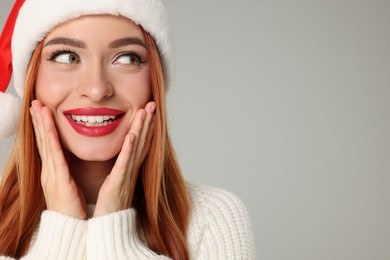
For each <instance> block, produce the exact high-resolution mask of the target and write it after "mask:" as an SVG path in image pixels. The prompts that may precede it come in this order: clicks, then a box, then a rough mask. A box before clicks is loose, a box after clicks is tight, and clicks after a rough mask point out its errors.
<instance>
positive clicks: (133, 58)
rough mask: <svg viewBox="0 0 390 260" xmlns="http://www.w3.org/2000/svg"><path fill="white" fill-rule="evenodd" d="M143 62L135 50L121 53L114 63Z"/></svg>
mask: <svg viewBox="0 0 390 260" xmlns="http://www.w3.org/2000/svg"><path fill="white" fill-rule="evenodd" d="M141 63H143V61H142V59H141V57H140V56H139V55H138V54H137V53H133V52H126V53H122V54H119V55H118V56H117V57H116V58H115V60H114V64H123V65H139V64H141Z"/></svg>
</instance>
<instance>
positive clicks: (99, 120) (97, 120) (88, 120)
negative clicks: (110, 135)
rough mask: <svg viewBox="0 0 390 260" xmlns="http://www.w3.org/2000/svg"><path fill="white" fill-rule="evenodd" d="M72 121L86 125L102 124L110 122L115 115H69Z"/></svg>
mask: <svg viewBox="0 0 390 260" xmlns="http://www.w3.org/2000/svg"><path fill="white" fill-rule="evenodd" d="M70 117H71V118H72V120H73V121H75V122H77V123H82V124H85V125H86V126H104V125H107V124H110V123H112V121H114V119H115V116H108V115H102V116H80V115H70Z"/></svg>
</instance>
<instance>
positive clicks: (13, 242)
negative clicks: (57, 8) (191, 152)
mask: <svg viewBox="0 0 390 260" xmlns="http://www.w3.org/2000/svg"><path fill="white" fill-rule="evenodd" d="M144 37H145V41H146V45H147V51H148V58H149V66H150V81H151V85H152V99H153V100H154V101H155V102H156V104H157V109H156V119H155V128H154V131H155V132H154V136H153V141H152V145H151V148H150V151H149V153H148V155H147V156H146V158H145V161H144V162H143V164H142V166H141V169H140V174H139V177H138V180H137V185H136V188H135V194H134V200H133V206H134V208H135V209H136V210H137V213H138V214H137V216H138V217H137V224H138V228H139V231H140V230H142V234H143V236H144V238H145V239H146V242H147V245H148V247H149V248H150V249H151V250H153V251H154V252H156V253H158V254H163V255H166V256H169V257H171V258H173V259H189V256H188V249H187V243H186V231H187V226H188V218H189V196H188V192H187V190H186V186H185V182H184V180H183V177H182V174H181V171H180V168H179V165H178V162H177V160H176V156H175V153H174V150H173V147H172V144H171V141H170V138H169V133H168V127H167V118H166V104H165V92H166V91H165V82H164V74H163V68H162V65H161V61H160V56H159V53H158V49H157V47H156V45H155V43H154V40H153V39H152V37H151V36H150V35H149V34H148V33H147V32H145V31H144ZM42 46H43V42H41V43H39V44H38V45H37V47H36V49H35V51H34V53H33V54H32V57H31V60H30V63H29V66H28V70H27V74H26V75H27V77H26V81H25V92H24V95H23V98H22V105H21V112H20V117H19V127H18V131H17V134H16V137H15V140H14V143H13V147H12V150H11V152H10V156H9V159H8V162H7V165H6V167H5V170H4V173H3V176H2V182H1V184H0V255H7V256H12V257H17V258H19V257H21V256H23V255H24V254H25V253H26V252H27V250H28V248H29V245H30V242H31V239H32V236H33V234H34V232H35V231H36V229H37V228H38V225H39V221H40V216H41V214H42V211H44V210H45V208H46V202H45V199H44V196H43V190H42V187H41V182H40V173H41V160H40V156H39V153H38V150H37V146H36V141H35V136H34V129H33V126H32V121H31V116H30V113H29V107H30V104H31V101H32V100H33V99H34V85H35V79H36V76H37V74H38V68H39V61H40V56H41V52H42Z"/></svg>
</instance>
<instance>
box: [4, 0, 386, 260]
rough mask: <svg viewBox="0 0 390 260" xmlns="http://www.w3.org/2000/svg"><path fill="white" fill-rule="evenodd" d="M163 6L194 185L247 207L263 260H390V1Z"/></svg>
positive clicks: (181, 140) (180, 144)
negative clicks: (227, 194)
mask: <svg viewBox="0 0 390 260" xmlns="http://www.w3.org/2000/svg"><path fill="white" fill-rule="evenodd" d="M166 2H167V5H168V9H169V10H170V11H171V15H172V21H173V25H174V30H175V35H176V47H177V59H176V60H177V71H176V82H175V86H174V88H173V89H172V90H171V91H170V93H169V100H168V101H169V119H170V124H171V131H172V136H173V140H174V145H175V147H176V151H177V154H178V157H179V160H180V162H181V166H182V169H183V172H184V175H185V177H186V178H187V179H189V180H193V181H197V182H201V183H205V184H208V185H212V186H218V187H222V188H224V189H227V190H230V191H232V192H234V193H236V194H237V195H238V196H239V197H240V198H241V199H242V200H243V201H244V203H245V204H246V205H247V208H248V210H249V212H250V215H251V219H252V223H253V228H254V233H255V240H256V250H257V259H275V260H276V259H277V260H282V259H296V260H309V259H310V260H311V259H324V260H325V259H340V260H341V259H343V260H344V259H351V260H352V259H353V260H360V259H361V260H366V259H370V260H372V259H379V260H386V259H387V260H388V259H390V246H389V245H390V203H389V195H390V189H389V184H390V174H389V173H390V137H389V133H390V118H389V116H388V113H389V111H390V50H389V46H390V15H389V14H390V1H387V0H386V1H385V0H383V1H380V0H370V1H369V0H365V1H364V0H355V1H352V0H338V1H332V0H331V1H329V0H328V1H326V0H311V1H307V0H306V1H305V0H296V1H288V0H264V1H261V0H260V1H259V0H256V1H255V0H243V1H231V0H223V1H222V0H212V1H207V0H198V1H176V0H168V1H166ZM10 8H11V0H5V1H4V0H3V1H2V2H1V4H0V19H1V20H0V22H1V24H3V23H4V21H5V17H6V14H8V10H9V9H10ZM48 11H49V10H48ZM9 142H10V140H7V141H5V142H4V141H3V142H1V152H2V153H6V151H7V149H8V143H9ZM2 159H4V157H3V155H2Z"/></svg>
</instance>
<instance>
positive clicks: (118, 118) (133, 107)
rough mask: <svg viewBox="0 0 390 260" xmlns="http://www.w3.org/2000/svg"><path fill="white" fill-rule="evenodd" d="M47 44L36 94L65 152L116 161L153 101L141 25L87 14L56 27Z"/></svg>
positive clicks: (44, 48) (44, 49) (118, 18)
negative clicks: (134, 124) (133, 126)
mask: <svg viewBox="0 0 390 260" xmlns="http://www.w3.org/2000/svg"><path fill="white" fill-rule="evenodd" d="M43 46H44V47H43V49H42V54H41V60H40V67H39V70H38V75H37V80H36V85H35V94H36V98H37V99H38V100H40V101H41V102H42V103H43V104H44V105H45V106H47V107H48V108H50V110H51V111H52V112H53V117H54V120H55V123H56V126H57V130H58V133H59V136H60V140H61V143H62V145H63V147H64V149H65V150H68V151H69V152H71V153H73V154H74V155H76V156H77V157H79V158H80V159H82V160H86V161H104V160H109V159H111V158H113V157H114V156H115V155H117V154H118V153H119V151H120V149H121V146H122V143H123V140H124V137H125V135H126V134H127V133H128V131H129V129H130V125H131V123H132V120H133V117H134V115H135V112H136V111H137V110H138V109H141V108H144V107H145V105H146V103H147V102H148V101H150V97H151V85H150V78H149V64H148V56H147V50H146V46H145V40H144V37H143V34H142V31H141V29H140V27H139V26H137V25H136V24H135V23H133V22H132V21H130V20H128V19H126V18H123V17H114V16H108V15H107V16H106V15H104V16H103V15H98V16H84V17H81V18H78V19H75V20H71V21H70V22H67V23H65V24H62V25H60V26H58V27H56V28H55V29H54V30H53V31H51V32H50V34H49V35H48V36H47V37H46V39H45V40H44V44H43Z"/></svg>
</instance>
